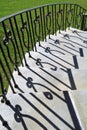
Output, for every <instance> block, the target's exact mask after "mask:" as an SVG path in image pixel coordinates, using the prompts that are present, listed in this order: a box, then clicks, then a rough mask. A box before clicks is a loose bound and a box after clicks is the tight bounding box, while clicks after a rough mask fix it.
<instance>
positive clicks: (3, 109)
mask: <svg viewBox="0 0 87 130" xmlns="http://www.w3.org/2000/svg"><path fill="white" fill-rule="evenodd" d="M7 98H8V99H9V100H10V105H9V106H8V105H5V104H1V103H0V115H1V116H2V117H3V119H5V120H6V121H7V122H8V127H9V129H11V130H55V129H56V130H71V129H75V126H74V123H73V119H72V118H71V117H72V116H71V115H72V113H70V112H69V108H68V101H67V100H66V98H65V96H64V94H63V92H59V93H57V95H54V94H52V93H51V92H43V93H31V94H28V93H25V94H23V93H20V94H14V95H12V94H8V95H7ZM62 108H63V109H62ZM0 130H7V128H5V127H3V126H2V123H1V121H0Z"/></svg>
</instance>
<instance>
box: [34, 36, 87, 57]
mask: <svg viewBox="0 0 87 130" xmlns="http://www.w3.org/2000/svg"><path fill="white" fill-rule="evenodd" d="M52 37H54V39H55V36H52ZM36 48H37V51H38V52H47V53H52V54H55V55H66V56H67V55H70V56H74V55H76V56H81V57H87V49H84V48H79V47H75V46H73V45H72V44H70V43H69V44H68V43H65V42H62V43H61V42H59V43H55V41H53V40H52V39H49V42H40V46H39V43H37V44H36Z"/></svg>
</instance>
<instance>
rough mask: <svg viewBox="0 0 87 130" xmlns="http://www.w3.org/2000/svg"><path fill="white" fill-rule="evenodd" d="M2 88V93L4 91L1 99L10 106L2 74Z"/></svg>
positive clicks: (0, 84) (0, 82)
mask: <svg viewBox="0 0 87 130" xmlns="http://www.w3.org/2000/svg"><path fill="white" fill-rule="evenodd" d="M0 64H1V66H2V63H1V61H0ZM0 86H1V91H2V99H1V102H2V103H4V102H5V103H6V104H7V105H9V104H10V101H9V100H8V99H7V97H6V90H5V88H4V84H3V79H2V76H1V73H0Z"/></svg>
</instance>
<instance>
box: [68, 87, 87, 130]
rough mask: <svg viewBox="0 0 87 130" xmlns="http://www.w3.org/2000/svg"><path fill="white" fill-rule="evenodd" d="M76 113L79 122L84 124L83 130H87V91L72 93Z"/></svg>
mask: <svg viewBox="0 0 87 130" xmlns="http://www.w3.org/2000/svg"><path fill="white" fill-rule="evenodd" d="M70 97H71V99H72V102H73V105H74V108H75V110H76V113H77V114H78V117H79V121H80V122H81V124H82V130H87V114H86V112H87V89H86V90H83V91H81V90H79V91H72V92H70Z"/></svg>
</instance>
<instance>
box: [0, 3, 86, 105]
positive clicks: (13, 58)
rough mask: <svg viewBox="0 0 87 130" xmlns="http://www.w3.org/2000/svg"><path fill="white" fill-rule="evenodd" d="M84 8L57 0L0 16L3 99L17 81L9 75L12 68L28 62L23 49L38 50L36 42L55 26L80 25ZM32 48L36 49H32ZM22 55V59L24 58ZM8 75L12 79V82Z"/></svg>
mask: <svg viewBox="0 0 87 130" xmlns="http://www.w3.org/2000/svg"><path fill="white" fill-rule="evenodd" d="M85 13H86V9H84V8H82V7H81V6H79V5H77V4H72V3H56V4H49V5H44V6H40V7H36V8H32V9H26V10H23V11H21V12H18V13H16V14H13V15H10V16H7V17H4V18H2V19H0V31H1V33H0V93H1V96H2V97H3V98H2V102H5V103H8V102H9V101H8V99H7V98H6V93H7V90H6V89H7V88H8V85H10V87H11V90H12V92H13V93H15V91H14V87H15V88H17V87H18V85H17V84H16V81H15V79H14V77H13V75H12V72H13V70H15V71H18V74H19V75H21V73H20V71H19V68H18V67H19V65H20V64H21V65H22V66H25V65H26V66H28V64H27V60H26V57H25V53H26V52H28V54H29V57H32V55H31V53H30V51H31V50H33V51H37V47H36V45H35V44H36V42H39V46H40V41H41V40H44V39H45V41H46V36H47V35H48V36H49V38H50V34H55V35H56V32H57V30H59V33H60V32H61V30H66V28H67V27H70V26H71V27H74V28H78V29H82V24H83V22H84V21H83V19H82V18H83V14H85ZM34 48H35V49H34ZM22 59H24V62H23V60H22ZM10 79H12V80H13V83H14V85H13V84H12V83H11V81H10Z"/></svg>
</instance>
